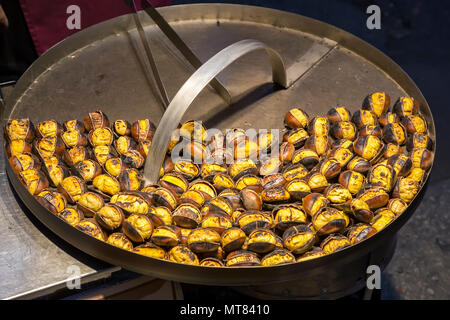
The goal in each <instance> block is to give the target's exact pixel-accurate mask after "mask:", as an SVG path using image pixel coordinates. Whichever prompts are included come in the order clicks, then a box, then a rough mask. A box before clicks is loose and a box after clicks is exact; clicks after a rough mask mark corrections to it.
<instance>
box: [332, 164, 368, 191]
mask: <svg viewBox="0 0 450 320" xmlns="http://www.w3.org/2000/svg"><path fill="white" fill-rule="evenodd" d="M338 181H339V183H340V184H341V185H342V186H344V187H345V188H347V189H348V191H350V193H351V194H352V195H354V194H357V193H358V192H359V191H360V190H361V189H362V188H363V186H364V182H365V178H364V175H363V174H362V173H359V172H357V171H352V170H347V171H344V172H342V173H341V174H340V175H339V180H338Z"/></svg>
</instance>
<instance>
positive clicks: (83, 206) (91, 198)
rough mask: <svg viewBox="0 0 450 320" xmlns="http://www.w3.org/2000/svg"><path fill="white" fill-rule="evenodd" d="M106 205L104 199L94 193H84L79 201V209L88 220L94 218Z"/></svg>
mask: <svg viewBox="0 0 450 320" xmlns="http://www.w3.org/2000/svg"><path fill="white" fill-rule="evenodd" d="M104 205H105V201H104V200H103V198H102V197H101V196H100V195H99V194H96V193H94V192H85V193H83V194H82V195H81V196H80V198H79V199H78V201H77V209H78V210H80V211H81V212H83V214H84V216H85V217H88V218H91V217H93V216H94V215H95V213H96V212H97V211H98V210H100V209H101V208H102V207H103V206H104Z"/></svg>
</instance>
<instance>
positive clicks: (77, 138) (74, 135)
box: [61, 130, 87, 148]
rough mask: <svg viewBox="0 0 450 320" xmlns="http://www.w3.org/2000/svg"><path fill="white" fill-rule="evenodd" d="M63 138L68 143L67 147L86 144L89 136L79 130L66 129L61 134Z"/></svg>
mask: <svg viewBox="0 0 450 320" xmlns="http://www.w3.org/2000/svg"><path fill="white" fill-rule="evenodd" d="M61 139H62V141H63V142H64V144H65V145H66V147H67V148H73V147H77V146H83V147H84V146H86V145H87V138H86V135H85V134H84V133H82V132H81V131H77V130H69V131H65V132H64V133H63V134H62V135H61Z"/></svg>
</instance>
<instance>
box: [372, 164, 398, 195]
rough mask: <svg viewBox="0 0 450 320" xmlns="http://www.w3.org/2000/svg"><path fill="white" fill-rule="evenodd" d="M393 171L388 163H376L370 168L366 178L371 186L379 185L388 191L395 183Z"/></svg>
mask: <svg viewBox="0 0 450 320" xmlns="http://www.w3.org/2000/svg"><path fill="white" fill-rule="evenodd" d="M395 175H396V174H395V171H394V169H392V167H391V166H390V165H385V164H381V163H379V164H377V165H375V166H373V167H372V169H370V172H369V176H368V180H369V183H370V184H371V185H372V186H377V187H381V188H382V189H384V190H385V191H386V192H390V191H391V190H392V187H393V186H394V183H395Z"/></svg>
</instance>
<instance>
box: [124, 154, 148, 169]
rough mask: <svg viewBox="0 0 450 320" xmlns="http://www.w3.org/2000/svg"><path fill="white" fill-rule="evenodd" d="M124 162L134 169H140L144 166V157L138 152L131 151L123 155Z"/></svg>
mask: <svg viewBox="0 0 450 320" xmlns="http://www.w3.org/2000/svg"><path fill="white" fill-rule="evenodd" d="M122 159H123V162H124V163H125V164H126V165H127V166H129V167H132V168H136V169H139V168H141V167H142V166H143V165H144V161H145V159H144V157H143V156H142V155H141V154H140V153H139V152H138V151H137V150H129V151H127V152H126V153H124V154H123V155H122Z"/></svg>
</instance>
